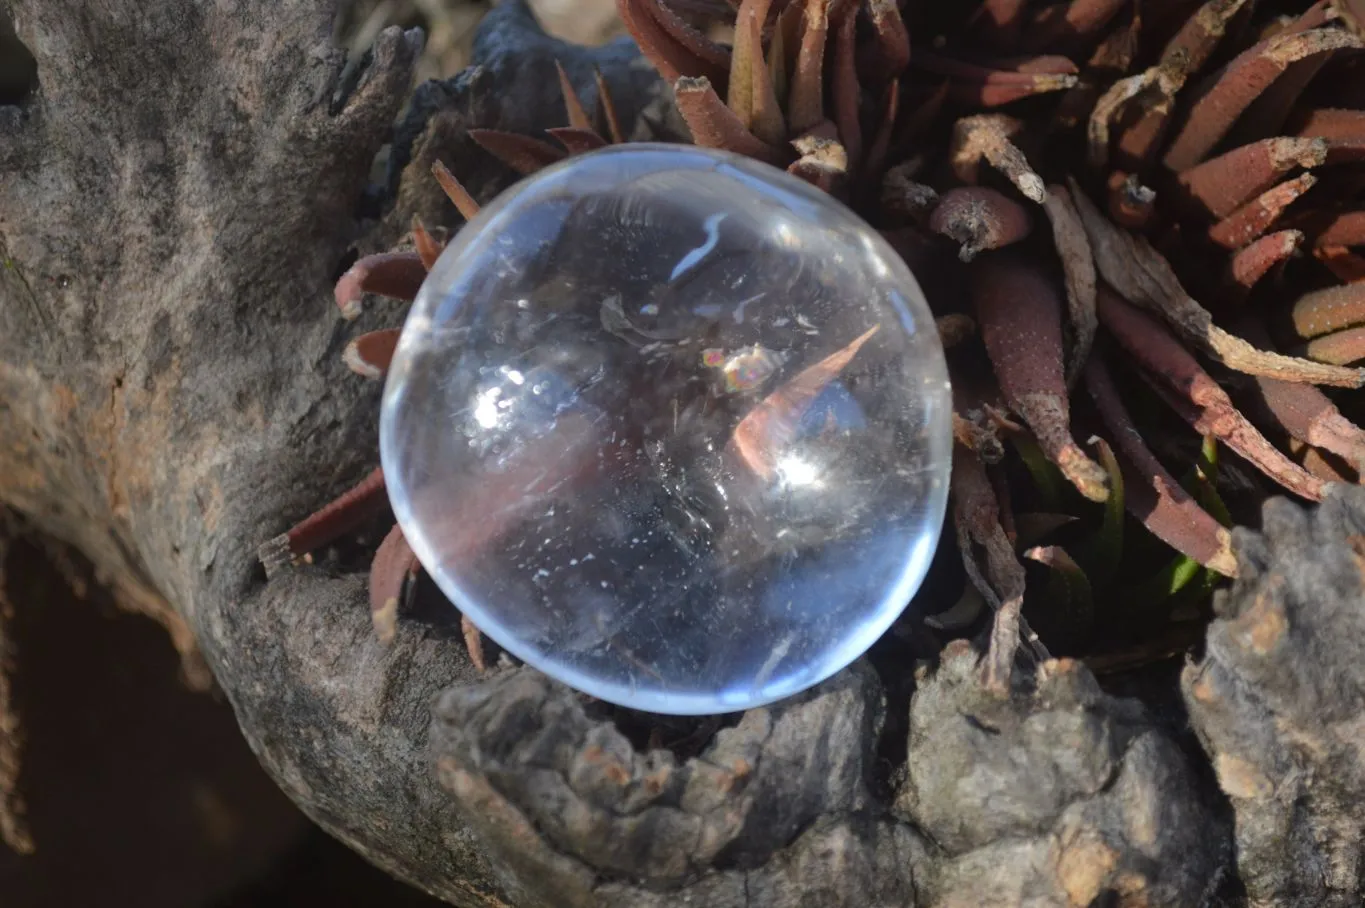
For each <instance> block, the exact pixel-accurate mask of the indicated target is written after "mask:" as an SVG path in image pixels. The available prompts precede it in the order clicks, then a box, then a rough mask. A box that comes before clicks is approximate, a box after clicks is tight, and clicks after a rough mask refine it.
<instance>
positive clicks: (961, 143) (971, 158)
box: [892, 83, 1047, 204]
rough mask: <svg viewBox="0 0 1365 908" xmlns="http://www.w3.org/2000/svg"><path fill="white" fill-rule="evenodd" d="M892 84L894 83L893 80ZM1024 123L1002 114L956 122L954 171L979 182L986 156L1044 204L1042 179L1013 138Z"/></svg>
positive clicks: (961, 177)
mask: <svg viewBox="0 0 1365 908" xmlns="http://www.w3.org/2000/svg"><path fill="white" fill-rule="evenodd" d="M892 84H893V85H894V84H895V83H892ZM1022 128H1023V124H1022V123H1021V122H1020V121H1019V120H1016V119H1014V118H1013V117H1007V116H1004V115H1003V114H977V115H975V116H971V117H963V118H962V119H960V120H958V121H957V122H956V123H955V124H953V141H952V148H951V150H950V152H949V159H950V161H951V162H952V166H953V173H954V174H955V175H956V176H957V178H958V179H959V180H961V181H962V182H964V183H977V182H979V179H978V177H979V173H978V170H979V167H980V163H981V161H982V159H983V158H984V159H985V160H986V161H987V162H988V163H989V164H990V165H991V166H992V167H994V168H995V169H996V170H998V171H1000V172H1001V173H1002V174H1004V175H1005V177H1006V178H1007V179H1009V181H1010V182H1011V183H1013V184H1014V186H1015V188H1016V189H1018V190H1019V191H1020V192H1022V193H1023V194H1024V197H1025V198H1027V199H1031V200H1032V201H1035V202H1037V203H1039V204H1042V202H1043V199H1045V198H1046V197H1047V187H1046V185H1045V184H1044V183H1043V178H1042V177H1040V176H1038V174H1036V173H1034V171H1033V168H1032V167H1030V166H1029V163H1028V159H1027V158H1025V157H1024V153H1023V152H1022V151H1020V150H1019V148H1018V147H1017V146H1016V145H1015V144H1014V143H1013V142H1011V141H1010V137H1011V136H1013V135H1014V134H1015V133H1017V132H1019V130H1020V129H1022Z"/></svg>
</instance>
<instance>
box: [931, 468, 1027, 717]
mask: <svg viewBox="0 0 1365 908" xmlns="http://www.w3.org/2000/svg"><path fill="white" fill-rule="evenodd" d="M952 492H953V524H954V527H955V529H956V532H957V541H958V549H959V550H960V551H961V553H962V564H963V567H964V568H966V571H967V577H968V578H969V579H970V580H971V581H972V585H973V586H975V587H976V589H977V591H978V592H980V593H981V596H982V598H984V599H985V600H986V602H987V603H989V604H990V606H991V607H992V608H993V609H995V612H996V616H995V625H994V627H993V629H992V632H991V645H990V652H989V654H988V655H987V657H986V667H985V672H986V682H987V686H988V687H989V688H990V689H991V690H993V691H996V692H997V693H1000V694H1001V695H1004V694H1007V693H1008V692H1009V688H1010V678H1011V675H1012V669H1013V666H1014V657H1015V654H1016V652H1017V651H1018V648H1019V643H1020V640H1021V636H1023V637H1026V638H1028V639H1029V642H1030V644H1031V646H1032V649H1033V651H1034V654H1035V655H1037V656H1043V655H1044V654H1045V653H1046V650H1044V649H1043V648H1042V645H1041V644H1040V643H1038V642H1037V638H1036V637H1034V636H1033V635H1032V634H1030V633H1027V632H1025V631H1024V627H1025V625H1024V623H1023V619H1022V617H1021V615H1020V612H1021V610H1022V609H1023V605H1024V580H1025V575H1024V566H1023V565H1022V564H1020V563H1019V559H1018V558H1016V557H1015V554H1014V547H1013V546H1012V545H1011V544H1010V541H1009V537H1008V536H1007V535H1005V530H1004V528H1003V527H1002V526H1001V525H1000V506H999V503H998V502H997V501H996V498H995V492H994V490H993V489H992V488H991V482H990V479H989V477H988V476H987V475H986V468H985V467H984V466H983V465H982V463H981V461H980V460H979V459H978V458H977V456H976V455H975V454H974V453H972V452H971V451H969V450H967V449H966V448H963V447H962V446H961V445H955V446H954V448H953V471H952ZM977 545H979V546H981V548H982V549H984V550H985V555H986V559H985V560H986V563H985V565H984V570H983V566H982V565H981V564H980V563H979V562H978V561H977V557H976V550H975V546H977Z"/></svg>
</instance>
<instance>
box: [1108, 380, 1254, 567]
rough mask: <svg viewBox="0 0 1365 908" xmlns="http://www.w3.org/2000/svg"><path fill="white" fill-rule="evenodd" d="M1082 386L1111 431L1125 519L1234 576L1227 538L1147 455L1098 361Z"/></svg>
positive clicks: (1222, 528) (1235, 565)
mask: <svg viewBox="0 0 1365 908" xmlns="http://www.w3.org/2000/svg"><path fill="white" fill-rule="evenodd" d="M1085 384H1086V389H1087V390H1088V391H1089V392H1090V397H1091V399H1092V400H1094V402H1095V406H1096V408H1097V409H1098V410H1099V412H1100V416H1101V417H1102V418H1103V420H1104V424H1105V425H1106V426H1107V427H1108V429H1109V432H1110V436H1111V438H1112V441H1113V445H1114V455H1115V459H1117V460H1118V462H1119V465H1120V467H1121V468H1122V473H1123V487H1124V504H1125V506H1126V507H1127V509H1128V513H1130V514H1132V515H1133V516H1134V517H1135V518H1137V519H1138V520H1140V521H1141V522H1142V525H1143V526H1145V527H1146V528H1147V529H1148V531H1149V532H1151V534H1152V535H1153V536H1156V537H1157V538H1158V539H1160V540H1161V541H1162V542H1165V543H1166V544H1167V545H1169V546H1170V547H1171V548H1173V549H1175V550H1176V551H1177V552H1180V553H1181V554H1183V555H1187V556H1189V557H1190V558H1193V559H1194V560H1195V561H1198V562H1199V563H1200V564H1202V565H1204V566H1205V567H1207V568H1209V569H1210V570H1213V571H1217V572H1218V573H1220V574H1223V575H1224V576H1227V577H1235V576H1237V560H1236V558H1235V557H1234V556H1233V554H1232V536H1231V534H1230V533H1229V532H1228V531H1227V528H1225V527H1224V526H1222V525H1221V524H1220V523H1219V522H1218V521H1217V520H1214V519H1213V517H1212V516H1210V515H1209V513H1208V512H1207V511H1205V510H1204V509H1203V508H1201V507H1200V506H1199V504H1198V503H1197V502H1196V501H1195V500H1194V499H1193V498H1191V497H1190V495H1189V493H1188V492H1186V491H1185V490H1184V489H1183V488H1181V486H1180V483H1179V482H1177V481H1176V479H1175V477H1174V476H1172V475H1171V474H1170V473H1169V472H1167V470H1166V468H1165V467H1163V466H1162V465H1161V462H1160V461H1158V460H1157V459H1156V456H1155V455H1154V454H1152V452H1151V451H1150V450H1148V448H1147V445H1146V444H1145V443H1143V441H1142V435H1141V434H1140V433H1139V432H1138V429H1137V426H1135V425H1134V424H1133V420H1132V417H1131V416H1129V415H1128V409H1127V407H1125V406H1124V405H1123V399H1122V398H1121V397H1120V396H1119V392H1118V388H1117V387H1115V385H1114V380H1113V378H1112V377H1111V376H1110V374H1109V370H1108V369H1107V368H1106V367H1105V365H1104V363H1103V361H1102V360H1101V358H1100V357H1098V356H1092V357H1091V358H1090V359H1089V360H1088V361H1087V362H1086V364H1085Z"/></svg>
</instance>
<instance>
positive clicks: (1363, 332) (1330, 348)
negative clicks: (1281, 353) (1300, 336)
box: [1303, 328, 1365, 366]
mask: <svg viewBox="0 0 1365 908" xmlns="http://www.w3.org/2000/svg"><path fill="white" fill-rule="evenodd" d="M1303 355H1304V356H1306V357H1308V358H1309V359H1311V360H1316V361H1317V362H1320V363H1331V364H1333V365H1337V366H1344V365H1347V364H1348V363H1358V362H1360V361H1361V360H1365V328H1347V329H1346V330H1345V331H1338V332H1336V333H1335V334H1328V335H1325V336H1323V337H1316V338H1314V339H1313V340H1311V341H1309V342H1308V343H1306V344H1304V346H1303Z"/></svg>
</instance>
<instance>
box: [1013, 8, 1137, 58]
mask: <svg viewBox="0 0 1365 908" xmlns="http://www.w3.org/2000/svg"><path fill="white" fill-rule="evenodd" d="M1127 2H1128V0H1071V2H1069V3H1065V4H1062V3H1054V4H1052V5H1051V6H1045V7H1043V8H1042V9H1041V10H1039V12H1038V14H1037V15H1036V16H1034V18H1033V22H1032V23H1030V24H1029V27H1028V29H1027V30H1025V32H1024V35H1023V39H1022V41H1021V42H1020V43H1021V45H1022V47H1023V48H1024V49H1025V50H1027V51H1029V52H1037V51H1041V50H1045V49H1047V48H1058V47H1060V48H1062V49H1065V50H1075V49H1077V48H1081V47H1084V46H1086V44H1088V43H1089V42H1091V41H1093V40H1095V39H1096V38H1098V37H1099V35H1100V32H1101V31H1102V30H1103V29H1104V27H1105V26H1106V25H1108V24H1109V23H1110V21H1112V20H1113V18H1114V17H1115V16H1117V15H1118V14H1119V12H1120V11H1121V10H1122V9H1123V7H1124V6H1125V5H1126V4H1127Z"/></svg>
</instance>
